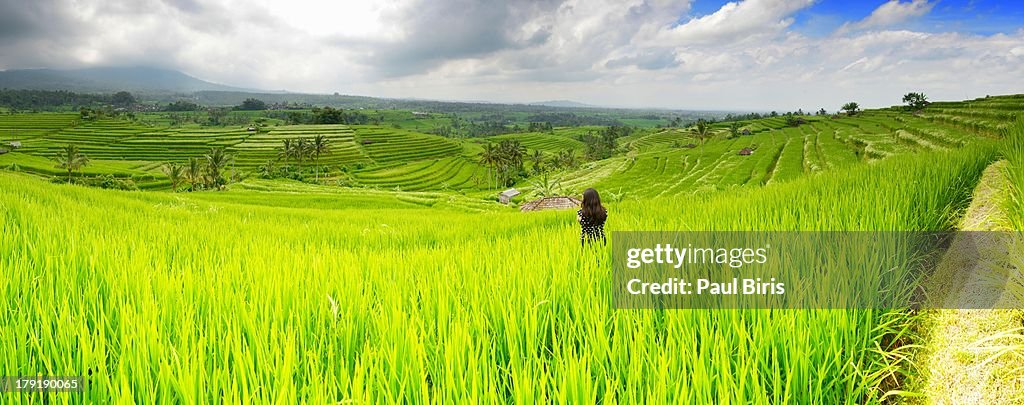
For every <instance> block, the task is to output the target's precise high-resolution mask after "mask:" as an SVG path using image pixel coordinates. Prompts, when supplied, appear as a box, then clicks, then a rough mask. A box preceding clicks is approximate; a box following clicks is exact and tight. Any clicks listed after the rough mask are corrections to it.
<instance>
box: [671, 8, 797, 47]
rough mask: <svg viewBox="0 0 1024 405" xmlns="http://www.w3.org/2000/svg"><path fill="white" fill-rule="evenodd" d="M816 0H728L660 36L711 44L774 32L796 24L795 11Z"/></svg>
mask: <svg viewBox="0 0 1024 405" xmlns="http://www.w3.org/2000/svg"><path fill="white" fill-rule="evenodd" d="M814 2H815V0H746V1H741V2H738V3H737V2H730V3H726V4H725V5H724V6H722V8H720V9H719V10H718V11H716V12H715V13H713V14H709V15H706V16H703V17H700V18H695V19H692V20H690V21H688V22H687V23H685V24H682V25H680V26H678V27H675V28H672V29H669V30H666V31H665V32H664V35H662V36H660V38H659V39H661V40H667V41H671V42H672V43H673V44H678V45H687V44H708V43H714V42H720V41H729V42H731V41H736V40H741V39H747V38H750V37H751V36H764V35H772V34H776V33H778V32H781V31H782V30H785V29H786V28H787V27H789V26H790V25H791V24H793V18H792V17H791V16H792V14H793V13H794V12H796V11H798V10H801V9H803V8H806V7H808V6H810V5H812V4H814Z"/></svg>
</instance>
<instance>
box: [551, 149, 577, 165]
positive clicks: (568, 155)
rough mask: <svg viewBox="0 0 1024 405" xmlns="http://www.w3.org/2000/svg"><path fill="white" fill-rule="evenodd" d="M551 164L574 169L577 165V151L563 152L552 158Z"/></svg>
mask: <svg viewBox="0 0 1024 405" xmlns="http://www.w3.org/2000/svg"><path fill="white" fill-rule="evenodd" d="M551 163H552V164H554V165H556V166H561V167H573V166H575V165H576V151H574V150H572V149H565V150H562V151H560V152H558V154H557V155H555V156H553V157H552V158H551Z"/></svg>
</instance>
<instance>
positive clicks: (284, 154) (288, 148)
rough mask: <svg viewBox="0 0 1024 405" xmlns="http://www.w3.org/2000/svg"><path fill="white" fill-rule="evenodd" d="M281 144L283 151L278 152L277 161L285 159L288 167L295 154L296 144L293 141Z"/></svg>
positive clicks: (285, 141)
mask: <svg viewBox="0 0 1024 405" xmlns="http://www.w3.org/2000/svg"><path fill="white" fill-rule="evenodd" d="M281 143H282V145H281V149H278V150H277V159H278V160H281V159H284V164H285V165H287V164H288V160H289V159H291V157H292V154H293V149H294V143H293V142H292V140H291V139H285V140H283V141H281Z"/></svg>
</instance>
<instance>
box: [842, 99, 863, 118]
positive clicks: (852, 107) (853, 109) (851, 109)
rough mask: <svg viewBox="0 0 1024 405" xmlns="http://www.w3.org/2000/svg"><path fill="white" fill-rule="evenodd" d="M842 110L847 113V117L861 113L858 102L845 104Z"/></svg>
mask: <svg viewBox="0 0 1024 405" xmlns="http://www.w3.org/2000/svg"><path fill="white" fill-rule="evenodd" d="M840 109H841V110H843V111H845V112H846V115H849V116H854V115H856V114H857V113H858V112H860V104H857V102H856V101H851V102H849V103H846V104H843V106H842V108H840Z"/></svg>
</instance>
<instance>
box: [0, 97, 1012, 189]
mask: <svg viewBox="0 0 1024 405" xmlns="http://www.w3.org/2000/svg"><path fill="white" fill-rule="evenodd" d="M1022 109H1024V97H1022V96H1004V97H990V98H983V99H977V100H971V101H965V102H937V103H933V104H932V105H931V106H929V107H927V108H926V109H924V110H923V111H920V112H915V113H911V112H909V111H904V110H902V109H896V108H894V109H883V110H871V111H867V112H864V113H861V114H858V115H857V116H853V117H848V116H838V117H818V116H815V117H804V119H805V120H806V121H807V123H805V124H803V125H800V126H798V127H790V126H787V123H786V120H785V118H783V117H773V118H765V119H758V120H748V121H741V122H738V123H737V124H738V127H739V128H740V130H741V131H742V132H745V133H749V135H740V136H738V137H735V138H731V139H730V137H729V134H730V131H729V126H730V125H732V123H724V122H723V123H716V124H713V125H712V127H711V131H712V133H713V137H712V139H710V140H708V141H707V142H706V143H705V144H704V145H699V144H700V142H699V141H697V140H696V139H694V138H693V137H692V136H691V131H690V130H689V129H682V128H670V129H645V130H638V131H636V132H635V133H633V134H631V135H629V136H627V137H623V138H620V139H619V140H618V144H619V146H620V148H621V149H623V150H624V151H625V153H620V154H617V155H616V156H614V157H612V158H610V159H605V160H602V161H596V162H589V163H584V164H582V165H580V166H578V167H576V168H574V169H569V170H562V171H559V172H556V173H554V177H555V178H556V179H558V180H560V181H561V184H562V185H563V186H565V187H567V188H568V189H569V191H570V192H578V191H580V190H582V189H583V188H586V187H591V186H593V187H598V188H602V189H609V190H615V191H616V192H621V193H624V194H625V195H627V196H632V197H636V198H645V197H653V196H673V195H682V194H686V193H691V192H694V191H697V190H711V189H724V188H729V187H736V186H748V185H754V186H756V185H764V184H769V183H773V182H783V181H789V180H792V179H795V178H799V177H801V176H804V175H808V174H814V173H818V172H821V171H824V170H830V169H835V168H838V167H842V166H846V165H851V164H862V163H866V162H871V161H877V160H883V159H889V158H896V157H898V156H899V155H901V154H906V153H919V152H924V151H930V150H944V149H954V148H960V147H963V146H965V145H967V144H968V143H970V142H971V141H972V140H974V139H978V138H986V137H991V138H995V137H998V136H999V134H1000V133H1001V132H1002V131H1004V130H1005V129H1006V127H1007V122H1009V121H1010V120H1011V119H1013V118H1015V117H1017V116H1018V115H1019V112H1020V111H1021V110H1022ZM408 114H411V113H408ZM410 119H413V118H410ZM421 121H422V120H421ZM424 122H426V121H424ZM599 130H600V128H599V127H573V128H555V129H554V131H553V133H540V132H536V133H519V134H508V135H500V136H494V137H489V138H477V139H472V140H452V139H448V138H444V137H440V136H435V135H427V134H424V133H419V132H415V131H410V130H406V129H397V128H393V127H383V126H371V125H363V126H352V127H349V126H345V125H292V126H272V127H264V128H260V130H259V131H250V130H248V128H246V127H200V126H186V127H170V126H166V125H146V124H141V123H138V122H131V121H127V120H114V119H102V120H97V121H80V120H79V119H78V115H77V114H17V115H10V114H8V115H0V141H5V142H6V141H11V140H17V141H20V142H22V144H23V147H22V148H21V149H19V150H17V151H16V153H10V154H7V155H6V156H3V155H0V167H16V168H18V169H19V170H22V171H26V172H31V173H36V174H39V175H45V176H50V175H53V173H54V172H56V169H55V168H54V167H53V164H52V163H50V162H47V160H46V159H43V158H51V157H52V156H53V155H54V154H56V152H57V151H58V149H59V148H60V147H62V146H64V145H67V144H74V145H77V146H78V147H79V148H80V149H81V150H82V152H83V153H85V154H86V155H87V156H89V157H90V159H92V161H93V164H92V165H91V167H88V168H87V169H86V170H85V171H84V173H85V174H86V175H99V174H113V175H115V176H117V177H123V178H132V179H134V180H136V181H137V182H143V183H149V185H148V186H147V187H156V186H157V185H159V184H162V183H159V182H160V180H159V178H161V177H162V175H161V173H160V172H159V170H158V169H159V167H160V166H161V165H163V164H164V163H165V162H184V161H186V160H187V159H188V158H191V157H199V156H202V155H203V154H205V153H206V152H207V151H209V150H210V148H212V147H225V148H227V150H228V152H230V153H232V154H233V155H234V156H235V161H234V164H235V166H236V168H237V170H239V171H243V172H250V173H252V172H255V171H256V170H257V167H259V166H261V165H264V164H266V163H268V162H277V163H281V162H279V160H278V148H280V146H281V143H282V141H283V140H285V139H293V140H294V139H297V138H301V137H305V138H312V137H314V136H316V135H325V136H327V138H328V139H329V140H330V141H331V151H330V153H329V154H327V155H325V156H323V157H322V158H321V165H322V166H323V167H324V168H326V170H327V172H328V173H331V174H330V176H328V179H330V180H334V179H340V178H345V181H346V182H347V184H351V185H355V186H365V187H371V188H379V189H395V188H398V189H402V190H445V189H451V190H485V189H491V188H493V185H490V184H491V183H492V182H491V181H489V180H490V179H491V177H492V173H490V172H489V171H488V170H487V169H486V168H484V167H483V166H481V165H480V164H479V163H477V161H478V158H477V156H476V155H477V153H478V152H479V151H480V149H481V148H482V145H483V144H484V143H486V142H500V141H502V140H506V139H515V140H518V141H519V142H520V143H521V144H522V145H523V146H524V147H526V149H527V150H528V151H533V150H540V151H542V152H544V153H545V154H547V155H548V156H551V155H553V154H554V153H555V152H558V151H562V150H566V149H570V150H575V151H576V152H577V153H578V155H579V154H582V151H583V144H582V143H581V142H580V141H578V140H577V139H576V137H577V136H579V135H581V134H586V133H588V132H591V133H592V132H595V131H599ZM691 144H692V145H691ZM688 146H695V147H688ZM745 148H746V149H750V151H751V153H750V154H749V155H745V154H740V151H741V150H742V149H745ZM26 155H27V156H26ZM307 164H308V163H307ZM12 165H13V166H12ZM343 172H347V174H343ZM532 180H533V179H525V180H523V181H522V182H521V183H520V184H519V186H520V187H521V188H528V187H529V183H530V182H531V181H532Z"/></svg>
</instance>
